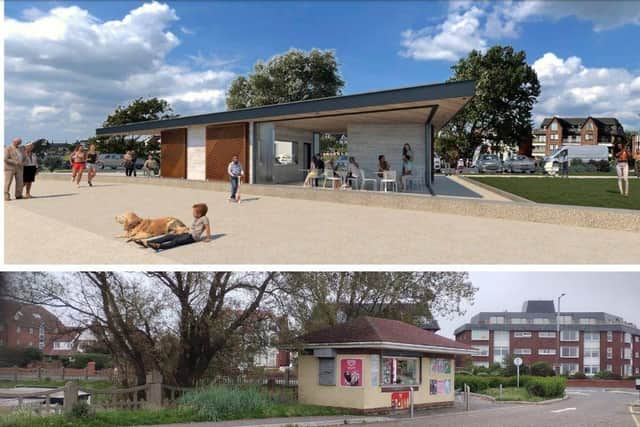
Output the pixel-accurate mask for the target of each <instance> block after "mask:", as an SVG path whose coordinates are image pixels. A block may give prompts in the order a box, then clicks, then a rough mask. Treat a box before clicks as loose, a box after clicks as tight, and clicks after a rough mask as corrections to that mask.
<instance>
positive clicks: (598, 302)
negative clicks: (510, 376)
mask: <svg viewBox="0 0 640 427" xmlns="http://www.w3.org/2000/svg"><path fill="white" fill-rule="evenodd" d="M470 277H471V281H472V282H473V284H474V286H476V287H477V288H479V289H478V292H477V293H476V298H475V303H474V304H473V305H472V306H469V305H467V306H466V307H465V308H466V309H467V313H466V314H465V315H464V316H460V317H456V318H454V319H453V320H449V319H438V322H439V323H440V328H441V330H440V334H441V335H444V336H447V337H450V338H451V337H453V336H454V335H453V331H454V330H455V329H456V328H457V327H458V326H460V325H462V324H464V323H466V322H468V321H469V320H470V319H471V317H472V316H473V315H475V314H476V313H478V312H481V311H505V310H508V311H521V309H522V303H523V302H524V301H525V300H527V299H546V300H551V299H553V300H555V299H556V298H557V297H558V295H560V294H562V293H566V294H567V295H566V296H564V297H563V298H562V303H561V307H560V308H561V310H562V311H604V312H607V313H611V314H615V315H618V316H621V317H622V318H623V319H625V320H626V321H628V322H632V323H635V324H636V325H638V326H640V272H629V273H609V272H606V273H591V272H587V273H578V272H570V273H564V272H562V273H556V272H545V273H531V272H472V273H470Z"/></svg>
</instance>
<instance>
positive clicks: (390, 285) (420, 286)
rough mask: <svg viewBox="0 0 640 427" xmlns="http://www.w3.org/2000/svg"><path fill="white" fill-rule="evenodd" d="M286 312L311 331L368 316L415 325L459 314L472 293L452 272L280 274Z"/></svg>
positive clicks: (466, 282)
mask: <svg viewBox="0 0 640 427" xmlns="http://www.w3.org/2000/svg"><path fill="white" fill-rule="evenodd" d="M285 279H286V280H284V281H283V287H284V290H285V291H286V292H285V295H286V297H285V298H283V299H282V301H283V305H284V307H285V311H286V312H287V313H288V314H289V316H291V317H292V318H293V320H294V321H295V323H296V324H297V325H298V326H299V328H300V329H301V330H302V331H303V332H305V331H311V330H315V329H318V328H322V327H325V326H331V325H335V324H337V323H339V322H341V321H348V320H351V319H355V318H356V317H358V316H363V315H368V316H375V317H384V318H389V319H397V320H403V321H405V322H408V323H413V324H419V323H420V322H421V321H422V320H425V319H431V318H432V317H433V316H434V315H436V314H437V315H439V316H450V315H452V314H462V313H463V312H464V311H463V309H462V303H463V302H466V301H473V296H474V294H475V291H476V288H474V287H473V285H472V284H471V283H470V282H469V280H468V275H467V273H457V272H449V273H448V272H421V273H411V272H300V273H288V274H285Z"/></svg>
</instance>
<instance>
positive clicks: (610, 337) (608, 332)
mask: <svg viewBox="0 0 640 427" xmlns="http://www.w3.org/2000/svg"><path fill="white" fill-rule="evenodd" d="M607 342H613V332H612V331H607Z"/></svg>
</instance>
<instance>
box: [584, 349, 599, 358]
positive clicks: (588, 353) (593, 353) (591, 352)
mask: <svg viewBox="0 0 640 427" xmlns="http://www.w3.org/2000/svg"><path fill="white" fill-rule="evenodd" d="M584 357H592V358H596V359H599V358H600V349H599V348H585V349H584Z"/></svg>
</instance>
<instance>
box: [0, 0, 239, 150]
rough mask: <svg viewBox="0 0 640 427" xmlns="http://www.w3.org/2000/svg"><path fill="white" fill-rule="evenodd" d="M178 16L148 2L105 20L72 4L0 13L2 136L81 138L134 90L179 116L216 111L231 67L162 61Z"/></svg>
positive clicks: (175, 41)
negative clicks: (18, 14)
mask: <svg viewBox="0 0 640 427" xmlns="http://www.w3.org/2000/svg"><path fill="white" fill-rule="evenodd" d="M178 19H179V18H178V16H177V15H176V12H175V10H173V9H172V8H171V7H169V6H168V5H166V4H162V3H158V2H156V1H153V2H151V3H145V4H143V5H141V6H139V7H137V8H135V9H133V10H131V11H130V12H129V13H128V14H127V15H126V16H124V17H123V18H122V19H120V20H112V21H106V22H102V21H100V20H99V19H98V18H96V17H94V16H92V15H91V14H90V13H89V12H88V11H87V10H84V9H82V8H80V7H77V6H69V7H55V8H52V9H51V10H49V11H46V12H43V11H34V10H25V11H24V12H23V14H22V19H14V18H6V19H5V22H4V24H5V25H4V26H3V32H4V38H5V120H6V125H5V139H10V138H11V137H14V136H22V137H23V138H24V139H25V140H29V139H34V138H39V137H54V138H59V139H64V138H68V139H75V138H86V137H88V136H91V135H92V134H93V132H94V130H95V128H96V127H99V126H100V125H101V124H102V121H103V120H104V119H105V118H106V116H107V115H108V114H109V113H110V112H112V111H113V110H114V109H115V107H116V106H117V105H123V104H126V103H128V102H129V101H131V100H132V99H135V98H138V97H141V96H142V97H148V96H158V97H162V98H166V99H171V100H173V101H174V103H172V105H173V107H174V111H176V112H177V113H179V114H182V115H186V114H192V113H201V112H210V111H214V110H219V109H222V108H223V107H224V92H225V89H226V88H227V87H228V85H229V83H230V81H231V80H232V79H233V77H235V75H234V73H232V72H230V71H227V70H224V69H222V68H223V67H222V66H218V67H214V66H212V65H215V64H212V63H208V64H201V66H200V67H199V69H198V70H194V69H192V68H191V67H189V66H187V65H174V64H170V63H168V62H167V59H166V58H167V55H168V54H169V53H170V52H171V51H172V50H174V49H175V48H176V47H177V46H178V45H179V44H180V40H179V38H178V37H177V36H176V35H175V34H174V33H173V32H172V31H171V26H172V25H173V24H174V23H175V22H176V21H177V20H178ZM187 94H188V95H187Z"/></svg>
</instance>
